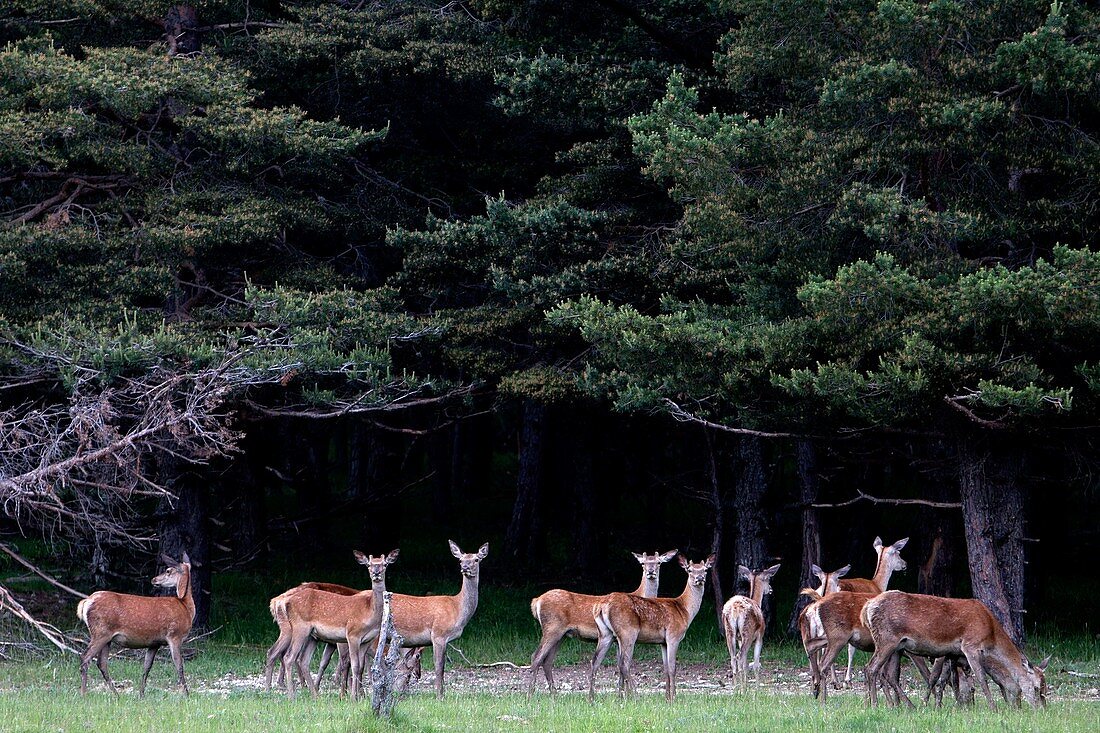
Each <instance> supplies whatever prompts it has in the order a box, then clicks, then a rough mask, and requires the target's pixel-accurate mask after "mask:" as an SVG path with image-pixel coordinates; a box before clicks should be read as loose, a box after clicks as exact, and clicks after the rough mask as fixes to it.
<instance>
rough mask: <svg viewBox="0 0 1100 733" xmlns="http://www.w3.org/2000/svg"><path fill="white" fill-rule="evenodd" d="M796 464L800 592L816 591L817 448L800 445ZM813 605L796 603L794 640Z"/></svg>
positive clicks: (804, 599)
mask: <svg viewBox="0 0 1100 733" xmlns="http://www.w3.org/2000/svg"><path fill="white" fill-rule="evenodd" d="M795 460H796V465H797V469H798V503H799V504H800V505H801V506H802V511H801V519H802V562H801V564H800V566H799V572H800V576H799V577H801V579H802V583H801V585H800V586H799V589H801V588H816V587H817V584H818V582H819V581H818V579H817V576H815V575H814V573H813V570H811V569H810V566H812V565H815V564H818V563H820V562H821V525H820V524H819V520H818V511H817V509H816V508H814V507H813V506H811V505H812V504H813V503H815V502H816V501H817V495H818V489H819V487H820V477H819V475H818V470H817V446H815V445H814V444H813V443H811V442H810V441H808V440H800V441H798V442H797V443H795ZM809 602H810V599H809V598H807V597H806V596H803V595H799V596H798V597H797V599H796V600H795V603H794V610H793V611H792V612H791V620H790V621H789V622H788V624H787V631H788V633H790V634H791V635H792V636H794V635H797V634H798V616H799V614H801V613H802V609H803V608H805V607H806V605H807V604H808V603H809Z"/></svg>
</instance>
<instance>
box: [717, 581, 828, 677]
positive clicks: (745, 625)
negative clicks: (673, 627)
mask: <svg viewBox="0 0 1100 733" xmlns="http://www.w3.org/2000/svg"><path fill="white" fill-rule="evenodd" d="M815 567H816V566H815ZM778 571H779V566H778V565H772V566H771V567H770V568H768V569H767V570H757V571H752V570H749V569H748V568H747V567H745V566H744V565H738V566H737V574H738V575H739V576H740V577H742V578H744V579H745V580H747V581H749V595H748V596H733V597H732V598H730V599H729V600H728V601H726V604H725V605H724V606H722V630H723V632H724V633H725V635H726V647H727V648H728V649H729V653H730V667H732V668H733V680H734V683H737V682H738V681H740V683H741V686H742V687H745V686H747V685H748V664H747V663H748V659H749V647H750V646H754V647H755V649H754V651H753V658H754V659H753V663H752V665H753V667H754V668H755V669H756V681H757V682H760V647H761V646H763V644H764V612H763V611H761V610H760V604H761V603H762V602H763V601H764V595H765V594H766V593H771V592H772V586H771V579H772V577H773V576H774V575H775V574H776V572H778Z"/></svg>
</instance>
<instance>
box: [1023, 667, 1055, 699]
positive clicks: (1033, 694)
mask: <svg viewBox="0 0 1100 733" xmlns="http://www.w3.org/2000/svg"><path fill="white" fill-rule="evenodd" d="M1023 661H1024V675H1025V676H1024V678H1023V679H1021V680H1020V696H1021V697H1023V699H1024V702H1026V703H1027V704H1028V705H1030V706H1031V707H1036V706H1042V707H1046V706H1047V679H1046V674H1045V672H1046V669H1047V665H1048V664H1050V656H1049V655H1048V656H1047V658H1046V659H1044V660H1043V661H1041V662H1039V663H1038V664H1032V663H1031V662H1029V661H1028V659H1027V657H1024V660H1023Z"/></svg>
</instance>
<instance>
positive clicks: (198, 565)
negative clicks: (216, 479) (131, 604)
mask: <svg viewBox="0 0 1100 733" xmlns="http://www.w3.org/2000/svg"><path fill="white" fill-rule="evenodd" d="M192 468H193V467H191V466H188V465H185V464H183V463H181V462H180V461H179V460H178V459H176V458H174V457H172V456H168V455H167V454H165V455H163V456H161V457H160V459H159V460H158V462H157V475H158V478H159V480H160V482H161V483H162V485H165V486H169V487H170V488H171V489H172V491H173V493H175V494H176V501H175V503H174V505H173V506H171V507H168V508H167V511H166V512H165V514H164V515H163V517H164V518H163V521H162V523H161V530H160V552H163V553H164V554H165V555H168V556H169V557H171V558H173V559H176V560H179V559H180V558H181V557H183V553H184V552H186V553H187V554H188V556H189V557H190V559H191V592H192V595H193V596H194V599H195V621H194V628H196V629H205V628H206V627H207V625H208V624H209V622H210V604H211V593H210V590H211V588H210V581H211V567H210V498H209V496H208V495H207V480H206V479H205V477H202V476H198V475H196V474H195V472H194V471H193V470H191V469H192ZM158 563H159V560H158Z"/></svg>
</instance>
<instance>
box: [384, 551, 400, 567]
mask: <svg viewBox="0 0 1100 733" xmlns="http://www.w3.org/2000/svg"><path fill="white" fill-rule="evenodd" d="M400 554H401V550H400V549H395V550H394V551H393V552H391V553H390V554H388V555H386V564H387V565H389V564H390V563H392V562H393V561H394V560H396V559H397V556H398V555H400Z"/></svg>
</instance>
